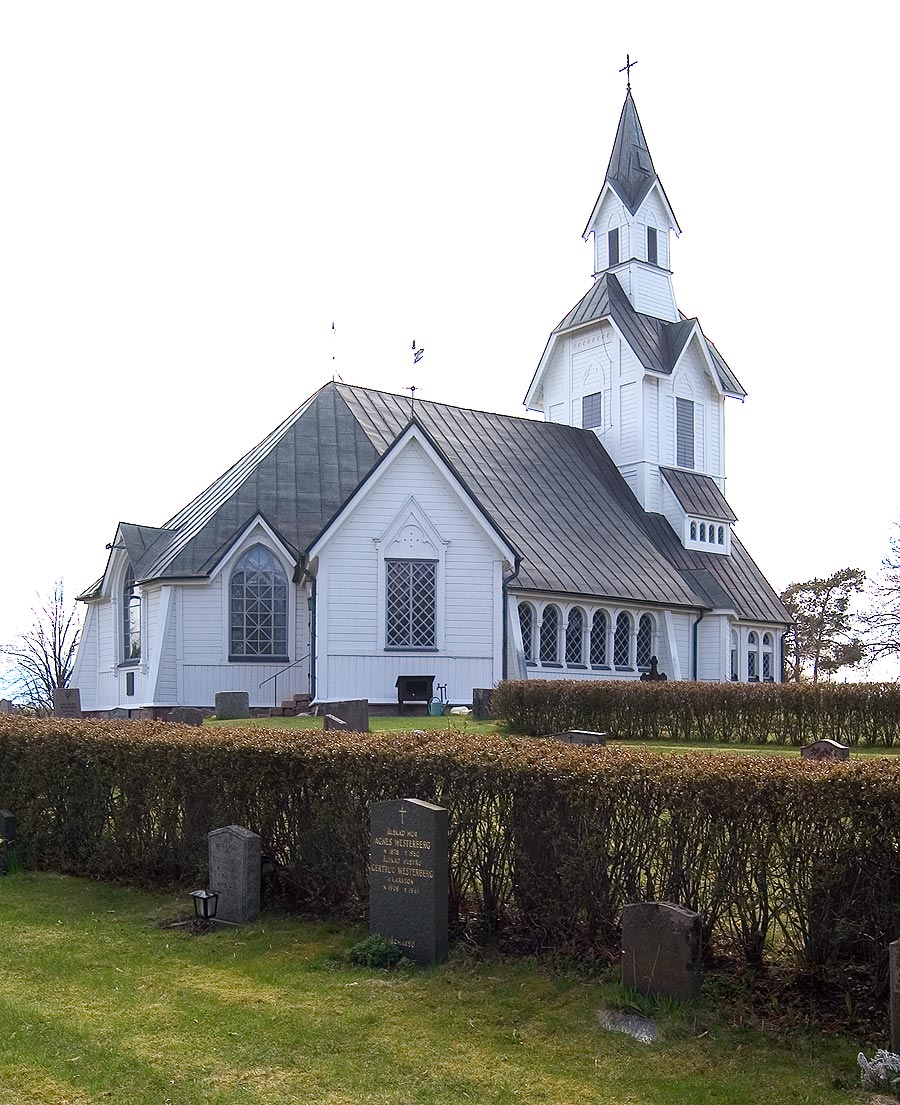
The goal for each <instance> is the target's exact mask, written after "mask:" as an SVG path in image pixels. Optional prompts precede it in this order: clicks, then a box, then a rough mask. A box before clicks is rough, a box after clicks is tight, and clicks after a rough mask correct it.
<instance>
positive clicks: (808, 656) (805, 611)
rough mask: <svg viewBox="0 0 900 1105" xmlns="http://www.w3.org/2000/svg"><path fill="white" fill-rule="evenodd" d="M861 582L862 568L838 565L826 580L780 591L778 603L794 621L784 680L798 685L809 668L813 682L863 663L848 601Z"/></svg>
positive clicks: (788, 636) (861, 589) (787, 649)
mask: <svg viewBox="0 0 900 1105" xmlns="http://www.w3.org/2000/svg"><path fill="white" fill-rule="evenodd" d="M898 572H900V562H898ZM898 581H900V575H898ZM865 583H866V573H865V572H864V571H863V570H862V569H861V568H841V569H840V571H837V572H835V573H834V574H833V575H830V576H829V577H828V578H827V579H810V580H807V581H806V582H805V583H792V584H790V586H788V587H787V588H785V590H784V591H782V592H781V601H782V602H783V603H784V605H785V606H786V607H787V609H788V613H789V614H790V615H791V617H792V618H793V619H794V625H793V627H792V628H791V630H790V631H789V632H788V635H787V637H786V638H785V645H786V646H787V647H786V650H785V652H786V655H785V661H786V663H787V665H788V673H787V675H788V679H789V680H793V681H794V682H797V683H799V682H800V680H801V679H802V678H803V673H804V671H806V670H809V671H810V672H811V675H812V681H813V683H816V682H818V680H819V676H820V675H833V674H834V673H835V672H836V671H838V669H839V668H843V667H853V666H854V665H856V664H859V663H861V662H862V660H863V655H864V651H865V650H864V645H863V641H862V638H861V637H860V636H859V635H857V634H856V632H855V629H854V625H853V614H852V611H851V605H852V602H853V598H854V596H855V595H858V594H859V593H860V592H862V591H863V589H864V588H865ZM898 599H900V592H898Z"/></svg>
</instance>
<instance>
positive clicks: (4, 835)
mask: <svg viewBox="0 0 900 1105" xmlns="http://www.w3.org/2000/svg"><path fill="white" fill-rule="evenodd" d="M16 833H17V829H16V816H15V814H13V813H10V811H9V810H0V875H2V874H3V873H4V872H5V871H6V849H7V847H8V846H12V845H14V844H15V843H16V840H17V836H16Z"/></svg>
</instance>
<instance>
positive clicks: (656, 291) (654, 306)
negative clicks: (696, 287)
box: [629, 264, 679, 322]
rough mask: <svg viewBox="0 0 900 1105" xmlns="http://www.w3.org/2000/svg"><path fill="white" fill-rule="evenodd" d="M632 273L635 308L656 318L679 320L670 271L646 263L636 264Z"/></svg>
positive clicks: (668, 320) (632, 266) (670, 320)
mask: <svg viewBox="0 0 900 1105" xmlns="http://www.w3.org/2000/svg"><path fill="white" fill-rule="evenodd" d="M629 267H630V268H633V269H634V272H633V274H632V284H631V287H632V296H631V299H632V302H633V303H634V309H635V310H636V311H640V312H641V313H642V314H645V315H653V316H654V318H661V319H665V320H666V321H667V322H677V321H678V317H679V316H678V309H677V308H676V306H675V294H674V292H673V291H672V281H671V279H670V277H669V274H668V273H665V272H660V271H659V269H655V268H648V267H647V266H646V265H640V264H634V265H631V266H629Z"/></svg>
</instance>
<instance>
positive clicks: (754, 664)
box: [747, 631, 759, 683]
mask: <svg viewBox="0 0 900 1105" xmlns="http://www.w3.org/2000/svg"><path fill="white" fill-rule="evenodd" d="M747 679H748V680H749V681H750V682H751V683H758V682H759V635H758V634H757V633H755V632H753V631H751V632H750V633H749V634H748V635H747Z"/></svg>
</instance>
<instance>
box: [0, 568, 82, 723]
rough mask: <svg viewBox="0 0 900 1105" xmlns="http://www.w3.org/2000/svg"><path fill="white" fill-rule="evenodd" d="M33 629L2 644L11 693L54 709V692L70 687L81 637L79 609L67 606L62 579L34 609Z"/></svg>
mask: <svg viewBox="0 0 900 1105" xmlns="http://www.w3.org/2000/svg"><path fill="white" fill-rule="evenodd" d="M31 613H32V618H33V620H32V624H31V628H30V629H28V630H26V631H25V632H24V633H22V634H21V635H20V636H19V637H18V638H17V639H16V640H15V641H14V642H13V643H12V644H9V645H4V646H2V647H0V654H2V655H3V656H4V657H5V658H6V660H7V661H8V663H9V672H8V675H7V678H8V680H9V682H10V685H11V687H12V693H13V694H14V695H15V697H16V698H17V699H18V700H19V701H20V702H22V703H23V704H24V705H27V706H31V707H33V708H34V709H37V710H52V709H53V691H54V690H55V689H56V688H57V687H68V685H69V680H70V679H71V678H72V671H73V668H74V667H75V650H76V649H77V647H78V639H79V637H80V636H81V619H80V615H79V611H78V610H77V608H76V606H75V605H74V604H73V605H71V606H67V604H66V599H65V593H64V589H63V583H62V580H59V581H58V582H57V583H55V584H54V585H53V592H52V594H51V595H50V597H49V598H46V599H45V600H44V601H43V602H42V603H41V604H40V605H39V606H33V607H32V608H31Z"/></svg>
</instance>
